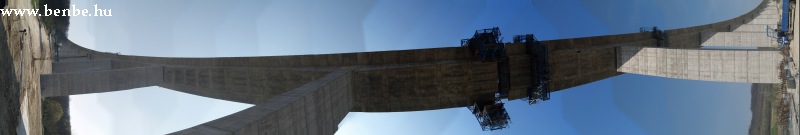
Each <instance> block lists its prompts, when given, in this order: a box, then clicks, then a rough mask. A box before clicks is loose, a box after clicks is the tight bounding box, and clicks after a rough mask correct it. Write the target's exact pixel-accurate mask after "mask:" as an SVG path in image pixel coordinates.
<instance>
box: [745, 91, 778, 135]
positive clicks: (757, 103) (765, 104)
mask: <svg viewBox="0 0 800 135" xmlns="http://www.w3.org/2000/svg"><path fill="white" fill-rule="evenodd" d="M779 88H780V85H779V84H753V86H752V89H751V96H752V98H751V105H750V111H751V112H752V113H753V117H752V120H751V121H750V122H751V123H750V134H751V135H779V134H782V132H783V131H784V130H783V127H781V126H779V124H778V121H779V120H778V119H779V117H778V114H777V109H778V105H779V103H778V102H780V101H781V100H783V98H782V97H780V92H779Z"/></svg>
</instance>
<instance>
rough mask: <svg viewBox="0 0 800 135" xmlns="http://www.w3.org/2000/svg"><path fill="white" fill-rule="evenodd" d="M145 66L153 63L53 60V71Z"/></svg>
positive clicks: (107, 60) (105, 60) (65, 71)
mask: <svg viewBox="0 0 800 135" xmlns="http://www.w3.org/2000/svg"><path fill="white" fill-rule="evenodd" d="M145 66H153V65H151V64H144V63H136V62H129V61H120V60H110V59H104V60H82V61H66V62H54V63H53V73H68V72H84V71H99V70H112V69H124V68H133V67H145Z"/></svg>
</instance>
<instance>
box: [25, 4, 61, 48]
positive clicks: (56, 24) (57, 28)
mask: <svg viewBox="0 0 800 135" xmlns="http://www.w3.org/2000/svg"><path fill="white" fill-rule="evenodd" d="M31 2H32V4H36V5H37V7H39V9H40V10H39V14H44V10H43V9H45V8H44V5H45V4H47V8H48V9H69V8H70V1H69V0H33V1H31ZM41 19H42V20H40V21H41V22H40V23H42V25H43V26H44V27H45V29H47V32H48V33H47V34H54V35H55V36H56V37H55V38H56V39H66V37H67V30H69V16H41Z"/></svg>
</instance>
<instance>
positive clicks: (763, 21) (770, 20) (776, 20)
mask: <svg viewBox="0 0 800 135" xmlns="http://www.w3.org/2000/svg"><path fill="white" fill-rule="evenodd" d="M778 23H780V19H779V18H767V19H764V18H756V19H753V20H750V22H747V24H763V25H773V24H778Z"/></svg>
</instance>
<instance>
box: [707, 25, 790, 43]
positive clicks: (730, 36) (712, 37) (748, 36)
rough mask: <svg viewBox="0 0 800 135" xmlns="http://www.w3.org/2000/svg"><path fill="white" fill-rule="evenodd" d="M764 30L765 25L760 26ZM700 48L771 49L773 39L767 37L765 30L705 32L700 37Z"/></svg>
mask: <svg viewBox="0 0 800 135" xmlns="http://www.w3.org/2000/svg"><path fill="white" fill-rule="evenodd" d="M761 26H763V27H764V28H766V25H761ZM701 38H702V40H703V43H702V46H750V47H772V46H773V45H774V43H773V42H774V41H773V39H771V38H769V37H767V33H766V32H765V29H763V28H762V29H761V32H706V33H703V34H702V35H701Z"/></svg>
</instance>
